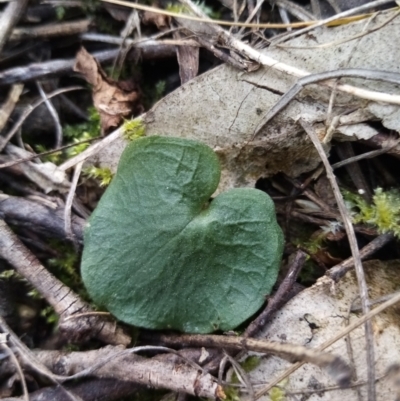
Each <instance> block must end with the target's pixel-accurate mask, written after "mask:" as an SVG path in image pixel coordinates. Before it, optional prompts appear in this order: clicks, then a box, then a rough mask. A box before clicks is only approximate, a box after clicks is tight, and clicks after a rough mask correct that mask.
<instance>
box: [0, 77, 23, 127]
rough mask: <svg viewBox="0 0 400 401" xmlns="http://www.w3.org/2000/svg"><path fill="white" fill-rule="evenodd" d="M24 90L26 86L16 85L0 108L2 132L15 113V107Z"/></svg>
mask: <svg viewBox="0 0 400 401" xmlns="http://www.w3.org/2000/svg"><path fill="white" fill-rule="evenodd" d="M23 90H24V84H14V85H13V86H12V87H11V89H10V92H9V93H8V95H7V99H6V100H5V102H4V103H3V104H2V105H1V108H0V132H1V130H2V129H3V128H4V127H5V126H6V124H7V122H8V118H9V117H10V115H11V113H12V112H13V110H14V108H15V105H16V104H17V102H18V100H19V97H20V96H21V93H22V91H23Z"/></svg>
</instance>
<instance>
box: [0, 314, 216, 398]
mask: <svg viewBox="0 0 400 401" xmlns="http://www.w3.org/2000/svg"><path fill="white" fill-rule="evenodd" d="M0 319H1V317H0ZM13 341H14V340H13ZM16 343H20V341H19V339H18V338H17V340H16ZM19 350H22V352H23V354H21V356H22V360H23V362H24V364H26V365H27V366H29V367H31V368H32V369H33V371H36V372H39V373H41V374H42V375H44V376H45V377H48V378H50V379H51V380H53V381H56V382H57V383H66V382H67V381H72V380H77V379H82V378H88V377H98V378H103V379H108V378H112V379H119V380H124V381H130V382H135V383H138V384H142V385H146V386H151V387H155V388H166V389H170V390H173V391H179V392H180V391H181V392H186V393H188V394H191V395H196V396H198V397H207V398H212V399H215V398H217V397H218V396H219V395H220V396H223V390H222V388H221V387H220V386H219V385H218V384H217V383H216V382H215V379H214V378H213V377H212V376H211V375H210V374H208V373H204V372H203V369H202V368H201V367H200V366H199V365H197V364H196V363H194V362H193V361H192V360H190V359H188V358H187V357H186V356H185V354H184V353H179V352H177V351H175V350H173V349H170V348H166V347H160V346H142V347H134V348H130V349H123V348H122V347H120V346H119V347H112V346H108V347H105V348H101V349H98V350H93V351H85V352H71V353H67V354H66V353H65V352H60V351H39V352H36V353H33V352H32V351H30V350H29V349H26V347H25V346H24V345H22V346H21V348H19ZM143 351H162V352H168V353H172V354H174V355H176V356H177V357H178V358H179V362H175V361H171V360H169V359H168V358H163V357H162V355H158V356H157V357H153V358H142V357H140V356H137V355H134V354H136V353H139V352H143ZM182 360H183V361H184V362H186V364H183V363H182ZM61 367H62V368H61ZM54 368H56V369H57V368H58V369H59V368H61V370H62V373H63V375H57V374H54V373H53V372H51V371H50V369H54ZM177 371H179V374H177Z"/></svg>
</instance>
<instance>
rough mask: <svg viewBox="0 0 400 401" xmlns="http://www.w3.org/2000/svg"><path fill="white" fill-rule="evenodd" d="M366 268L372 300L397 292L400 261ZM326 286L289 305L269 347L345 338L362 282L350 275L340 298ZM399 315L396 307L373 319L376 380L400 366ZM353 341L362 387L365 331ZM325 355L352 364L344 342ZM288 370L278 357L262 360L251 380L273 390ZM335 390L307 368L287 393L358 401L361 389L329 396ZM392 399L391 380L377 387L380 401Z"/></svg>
mask: <svg viewBox="0 0 400 401" xmlns="http://www.w3.org/2000/svg"><path fill="white" fill-rule="evenodd" d="M364 268H365V272H366V277H367V284H368V288H369V295H370V299H371V300H374V299H377V298H380V297H381V296H384V295H388V294H391V293H393V292H395V291H397V290H398V287H399V277H398V271H399V268H400V260H392V261H387V262H383V261H378V260H373V261H369V262H365V263H364ZM326 282H327V279H326V278H323V279H321V280H320V281H319V282H317V284H315V285H314V286H312V287H310V288H307V289H306V290H304V291H302V292H301V293H300V294H299V295H297V296H296V297H295V298H293V299H292V300H291V301H289V303H288V304H286V306H285V307H284V308H283V309H281V310H280V311H279V314H278V315H277V316H276V317H275V318H274V319H273V320H272V321H271V322H270V323H269V324H268V325H267V327H265V330H264V334H263V336H266V338H267V339H268V340H270V341H282V340H283V341H285V342H289V343H295V344H302V345H306V346H307V347H310V348H315V347H318V346H319V345H321V344H323V343H324V342H326V341H327V340H329V339H331V338H332V337H334V336H335V335H336V334H337V333H338V332H340V331H341V330H342V329H343V328H344V327H345V326H346V325H347V323H346V320H345V319H346V316H347V311H348V310H349V308H350V307H351V305H352V303H353V301H355V300H356V299H357V297H358V294H359V290H358V285H357V279H356V276H355V274H354V272H351V273H348V274H347V275H346V276H345V277H344V278H343V279H342V280H341V281H340V282H339V283H338V284H337V287H336V288H335V293H336V294H332V293H330V291H329V289H328V288H327V287H326V285H325V284H327V283H326ZM399 313H400V309H399V307H393V308H392V309H390V310H387V311H385V312H383V313H381V314H380V315H378V316H377V317H375V318H374V319H373V329H374V337H375V338H374V340H375V360H376V371H377V377H380V376H381V375H384V374H385V372H386V371H387V369H388V368H389V366H391V365H392V364H394V363H398V362H399V360H400V327H399ZM358 318H359V314H358V313H350V323H351V322H353V321H354V320H357V319H358ZM350 338H351V347H352V349H353V356H354V360H355V364H354V368H355V370H356V372H357V377H358V381H361V382H363V381H366V378H367V376H366V375H367V369H366V362H365V361H366V354H365V338H364V327H363V326H360V327H358V328H357V329H355V330H354V331H353V332H352V333H351V334H350ZM326 351H328V352H332V353H334V354H335V355H340V356H342V357H343V358H344V359H345V360H346V361H348V362H349V361H350V359H349V354H348V350H347V348H346V341H345V339H341V340H339V341H338V342H336V343H335V344H333V345H332V346H331V347H330V348H328V349H326ZM289 366H290V364H289V363H287V362H284V361H282V360H280V359H278V358H276V357H269V358H266V359H262V360H261V363H260V365H259V366H258V367H257V368H256V369H255V370H253V371H252V372H251V373H250V378H251V380H252V381H255V382H258V383H259V382H263V383H265V384H268V383H269V382H271V381H272V380H274V379H275V378H276V377H278V375H280V374H282V373H283V372H284V371H285V370H286V369H287V368H288V367H289ZM334 385H335V383H334V382H332V381H331V380H330V378H329V377H328V375H326V373H325V372H323V371H322V370H320V369H318V368H316V367H314V366H311V365H305V366H302V367H301V368H299V369H298V370H297V371H295V372H294V373H292V374H291V375H290V377H289V380H288V382H287V384H286V385H285V386H284V390H285V391H288V392H302V391H304V392H307V391H309V390H316V389H318V390H320V391H318V393H314V394H313V395H311V396H310V398H307V399H309V400H314V399H315V400H319V401H331V400H332V401H333V400H356V399H357V393H356V388H350V389H338V390H336V391H324V388H327V387H331V386H334ZM360 391H361V393H362V394H363V397H364V398H363V399H366V391H367V390H366V386H365V385H364V386H361V387H360ZM392 394H393V384H392V382H391V381H390V380H388V378H385V377H384V378H382V379H381V380H380V381H379V382H378V383H377V400H378V401H386V400H389V399H393V396H392ZM268 399H269V398H268V397H266V396H264V397H261V398H260V400H261V401H266V400H268Z"/></svg>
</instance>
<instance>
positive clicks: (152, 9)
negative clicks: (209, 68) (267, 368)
mask: <svg viewBox="0 0 400 401" xmlns="http://www.w3.org/2000/svg"><path fill="white" fill-rule="evenodd" d="M101 1H104V2H106V3H111V4H117V5H120V6H125V7H130V8H136V9H138V10H142V11H150V12H154V13H158V14H162V15H168V16H169V17H175V18H181V19H187V20H190V21H198V22H207V23H212V24H217V25H225V26H240V27H246V28H271V29H272V28H275V29H286V28H300V27H304V26H310V25H311V26H312V25H313V24H315V21H307V22H292V23H290V24H272V23H271V24H270V23H265V24H262V23H261V24H251V23H248V22H233V21H224V20H217V19H213V20H211V19H209V18H203V17H194V16H192V15H186V14H179V13H175V12H171V11H165V10H162V9H160V8H156V7H149V6H145V5H143V4H137V3H130V2H128V1H123V0H101ZM385 2H386V3H388V2H389V0H385ZM366 8H367V7H366ZM255 10H256V9H255ZM256 11H257V10H256ZM253 13H254V11H253ZM254 14H255V13H254ZM365 17H366V15H362V16H357V17H355V18H354V19H353V20H354V21H356V20H359V19H360V18H365ZM336 22H338V21H336ZM348 22H349V19H348V18H347V19H346V23H348Z"/></svg>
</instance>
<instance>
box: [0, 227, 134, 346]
mask: <svg viewBox="0 0 400 401" xmlns="http://www.w3.org/2000/svg"><path fill="white" fill-rule="evenodd" d="M0 257H1V258H3V259H5V260H7V261H8V263H10V264H11V265H12V266H13V267H14V268H15V270H16V271H17V272H18V273H19V274H21V275H22V276H24V277H25V278H26V279H27V280H28V281H29V282H30V283H31V284H32V285H33V286H34V288H36V289H37V290H38V291H39V292H40V293H41V294H42V295H43V297H44V298H45V299H46V300H47V302H48V303H49V304H50V305H51V306H52V307H53V308H54V310H55V312H56V313H57V314H58V315H59V316H60V323H59V329H60V330H61V331H64V332H65V333H66V334H68V340H69V341H71V342H75V341H82V340H83V339H87V338H91V337H96V338H98V339H100V340H102V341H104V342H106V343H109V344H124V345H127V344H129V343H130V341H131V339H130V337H129V336H128V335H127V334H125V333H124V332H123V330H122V329H120V328H119V327H117V326H116V324H115V322H113V321H110V320H109V319H105V318H104V317H99V316H96V317H95V316H90V317H86V318H79V319H71V320H68V321H65V322H63V320H64V319H66V318H67V317H69V316H71V315H74V314H76V313H82V312H89V311H92V309H91V308H90V306H89V305H88V304H87V303H86V302H83V301H82V300H81V299H80V298H79V296H78V295H77V294H75V293H74V292H73V291H72V290H71V289H70V288H69V287H67V286H66V285H64V284H63V283H62V282H61V281H59V280H58V279H56V278H55V277H54V276H53V275H52V274H51V273H50V272H48V271H47V270H46V268H45V267H44V266H43V265H42V264H41V263H40V262H39V260H38V259H37V258H36V257H35V255H33V254H32V253H31V252H30V251H29V249H27V248H26V247H25V246H24V245H23V244H22V242H21V241H20V240H19V238H18V237H17V236H16V235H15V234H14V233H13V232H12V231H11V229H10V228H9V227H8V226H7V224H6V223H5V222H4V221H3V220H0Z"/></svg>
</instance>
